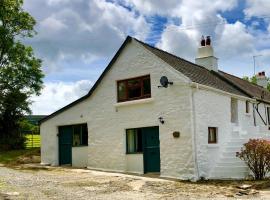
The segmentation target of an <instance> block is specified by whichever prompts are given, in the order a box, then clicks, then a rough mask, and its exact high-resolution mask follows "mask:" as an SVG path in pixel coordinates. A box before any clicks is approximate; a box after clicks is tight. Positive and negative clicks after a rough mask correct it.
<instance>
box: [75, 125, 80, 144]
mask: <svg viewBox="0 0 270 200" xmlns="http://www.w3.org/2000/svg"><path fill="white" fill-rule="evenodd" d="M80 136H81V126H80V125H76V126H73V146H79V145H81V139H80Z"/></svg>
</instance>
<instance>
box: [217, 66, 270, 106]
mask: <svg viewBox="0 0 270 200" xmlns="http://www.w3.org/2000/svg"><path fill="white" fill-rule="evenodd" d="M219 74H220V75H221V76H223V77H224V78H226V79H227V80H228V81H230V82H231V83H232V84H234V85H236V86H237V87H238V88H239V89H240V90H242V91H244V92H245V93H247V94H248V95H249V96H251V97H254V98H255V99H257V100H261V101H265V102H268V103H269V102H270V92H269V91H268V90H267V89H265V88H263V87H261V86H259V85H256V84H253V83H250V82H248V81H246V80H243V79H241V78H239V77H237V76H233V75H231V74H228V73H226V72H223V71H219Z"/></svg>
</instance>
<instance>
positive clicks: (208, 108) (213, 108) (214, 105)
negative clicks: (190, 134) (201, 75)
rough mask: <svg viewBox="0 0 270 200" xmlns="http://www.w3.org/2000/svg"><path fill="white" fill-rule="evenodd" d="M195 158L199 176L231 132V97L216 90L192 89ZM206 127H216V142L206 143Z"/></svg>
mask: <svg viewBox="0 0 270 200" xmlns="http://www.w3.org/2000/svg"><path fill="white" fill-rule="evenodd" d="M194 103H195V114H196V115H195V116H196V118H195V127H196V133H197V134H196V142H197V159H198V168H199V176H200V177H208V174H209V171H210V170H211V167H213V166H214V165H215V163H216V161H217V160H218V158H219V154H220V151H221V150H222V147H223V145H224V143H225V141H227V137H228V135H229V134H230V133H231V130H232V129H231V98H230V97H229V96H225V95H221V94H218V93H216V92H212V91H206V90H197V89H194ZM208 127H217V128H218V143H217V144H208Z"/></svg>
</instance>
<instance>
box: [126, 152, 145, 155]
mask: <svg viewBox="0 0 270 200" xmlns="http://www.w3.org/2000/svg"><path fill="white" fill-rule="evenodd" d="M134 154H135V155H136V154H143V152H134V153H126V155H134Z"/></svg>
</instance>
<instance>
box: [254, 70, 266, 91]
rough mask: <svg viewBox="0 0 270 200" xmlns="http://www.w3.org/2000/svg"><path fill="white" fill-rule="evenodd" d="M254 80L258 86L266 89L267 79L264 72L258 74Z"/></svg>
mask: <svg viewBox="0 0 270 200" xmlns="http://www.w3.org/2000/svg"><path fill="white" fill-rule="evenodd" d="M256 79H257V84H258V85H259V86H262V87H264V88H267V84H268V81H267V77H266V76H265V72H264V71H262V72H259V73H258V74H257V75H256Z"/></svg>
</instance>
